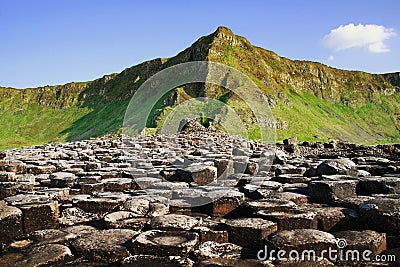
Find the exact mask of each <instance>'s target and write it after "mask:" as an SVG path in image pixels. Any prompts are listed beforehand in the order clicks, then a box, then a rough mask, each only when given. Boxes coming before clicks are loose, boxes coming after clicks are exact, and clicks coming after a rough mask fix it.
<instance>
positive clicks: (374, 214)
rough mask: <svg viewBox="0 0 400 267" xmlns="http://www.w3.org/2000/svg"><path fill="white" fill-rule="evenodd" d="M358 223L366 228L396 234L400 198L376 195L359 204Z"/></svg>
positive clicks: (399, 217) (399, 223)
mask: <svg viewBox="0 0 400 267" xmlns="http://www.w3.org/2000/svg"><path fill="white" fill-rule="evenodd" d="M359 211H360V223H361V224H362V225H364V227H366V228H367V229H371V230H375V231H378V232H383V233H388V234H391V235H398V233H400V198H385V197H376V198H373V199H371V200H368V201H365V202H363V203H362V204H360V209H359Z"/></svg>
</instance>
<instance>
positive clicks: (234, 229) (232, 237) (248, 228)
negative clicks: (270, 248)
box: [225, 218, 278, 248]
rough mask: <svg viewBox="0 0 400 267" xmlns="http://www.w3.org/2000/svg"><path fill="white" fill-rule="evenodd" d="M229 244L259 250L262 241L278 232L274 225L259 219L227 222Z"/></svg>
mask: <svg viewBox="0 0 400 267" xmlns="http://www.w3.org/2000/svg"><path fill="white" fill-rule="evenodd" d="M225 224H226V225H227V227H228V232H229V242H231V243H234V244H237V245H239V246H242V247H246V248H260V247H261V246H262V245H263V241H264V239H266V238H267V237H268V236H270V235H271V234H273V233H275V232H276V231H277V230H278V226H277V224H276V223H274V222H271V221H268V220H264V219H261V218H241V219H232V220H227V221H226V222H225Z"/></svg>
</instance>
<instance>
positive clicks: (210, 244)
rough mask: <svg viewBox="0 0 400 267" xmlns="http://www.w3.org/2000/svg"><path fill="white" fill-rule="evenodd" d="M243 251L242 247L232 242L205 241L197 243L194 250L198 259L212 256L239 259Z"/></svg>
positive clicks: (206, 258)
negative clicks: (197, 245)
mask: <svg viewBox="0 0 400 267" xmlns="http://www.w3.org/2000/svg"><path fill="white" fill-rule="evenodd" d="M242 253H243V247H241V246H238V245H235V244H232V243H217V242H214V241H206V242H203V243H201V244H200V245H199V247H198V248H197V249H196V250H195V251H194V254H195V256H196V257H197V259H198V260H200V261H203V260H208V259H212V258H220V259H239V258H240V257H241V255H242Z"/></svg>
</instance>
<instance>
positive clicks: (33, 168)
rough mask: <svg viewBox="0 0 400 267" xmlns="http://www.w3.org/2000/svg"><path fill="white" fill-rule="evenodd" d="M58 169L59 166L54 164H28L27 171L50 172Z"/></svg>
mask: <svg viewBox="0 0 400 267" xmlns="http://www.w3.org/2000/svg"><path fill="white" fill-rule="evenodd" d="M56 170H57V168H56V167H55V166H53V165H46V166H36V165H28V166H27V172H28V173H32V174H35V175H37V174H50V173H53V172H55V171H56Z"/></svg>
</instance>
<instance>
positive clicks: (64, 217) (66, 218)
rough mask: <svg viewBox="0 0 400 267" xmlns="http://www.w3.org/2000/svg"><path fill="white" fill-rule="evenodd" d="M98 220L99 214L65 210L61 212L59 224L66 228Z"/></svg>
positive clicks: (70, 209)
mask: <svg viewBox="0 0 400 267" xmlns="http://www.w3.org/2000/svg"><path fill="white" fill-rule="evenodd" d="M99 219H100V216H99V214H96V213H90V212H85V211H84V210H82V209H80V208H67V209H64V210H63V211H62V213H61V217H60V219H59V222H60V224H61V225H63V226H68V225H75V224H78V223H85V222H92V221H96V220H99Z"/></svg>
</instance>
